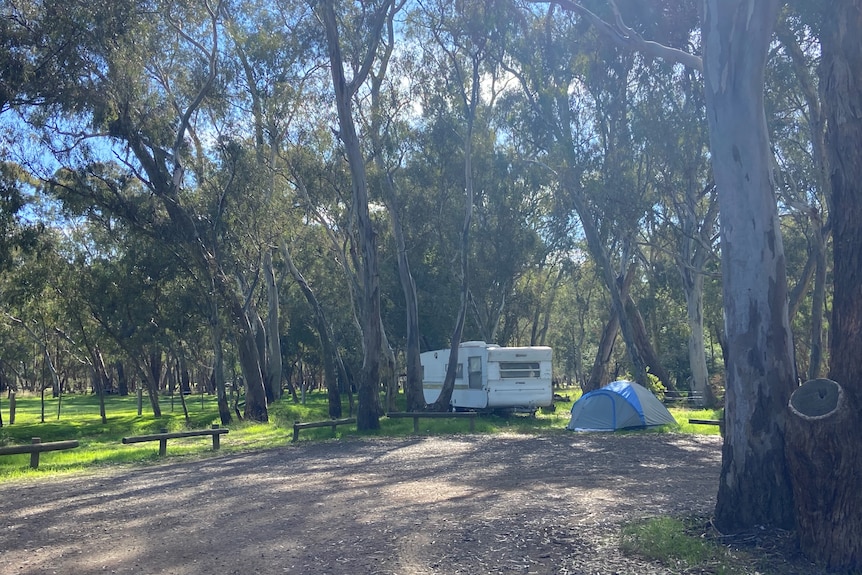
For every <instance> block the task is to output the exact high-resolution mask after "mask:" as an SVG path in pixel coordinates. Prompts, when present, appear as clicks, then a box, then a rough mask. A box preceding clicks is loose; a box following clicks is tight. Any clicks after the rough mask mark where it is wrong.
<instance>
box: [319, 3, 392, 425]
mask: <svg viewBox="0 0 862 575" xmlns="http://www.w3.org/2000/svg"><path fill="white" fill-rule="evenodd" d="M401 6H402V4H401V3H396V2H394V1H393V0H381V1H377V2H340V1H338V0H324V1H323V2H321V3H320V4H319V5H318V6H317V9H318V13H319V17H320V20H321V22H322V25H323V29H324V32H325V36H326V44H327V51H328V56H329V65H330V72H331V75H332V87H333V90H334V95H335V107H336V110H337V112H338V127H339V128H338V138H339V140H340V141H341V143H342V144H343V146H344V153H345V155H346V157H347V164H348V167H349V170H350V178H351V196H352V210H353V218H354V219H355V225H356V230H357V234H356V236H357V240H358V242H357V243H358V246H357V247H358V252H359V253H358V256H359V261H360V262H361V265H360V269H361V270H362V275H361V280H362V285H361V303H362V305H361V307H360V314H361V315H360V317H361V327H362V348H363V362H362V377H361V378H360V380H359V385H358V397H359V406H358V411H357V422H356V424H357V428H358V429H363V430H368V429H378V428H379V427H380V421H379V416H380V413H381V411H380V405H379V399H378V387H379V384H380V354H381V352H382V351H383V332H382V322H381V319H380V318H381V315H380V282H379V261H378V254H377V241H376V237H375V236H376V232H375V230H374V223H373V221H372V218H371V213H370V211H369V204H370V200H369V183H368V173H367V165H366V161H367V158H366V154H365V153H364V152H363V150H362V145H361V142H360V138H359V135H358V132H357V121H356V118H355V117H354V110H355V98H357V97H358V96H359V95H360V90H362V89H363V88H364V87H365V85H366V81H367V80H368V77H369V74H370V73H371V71H372V69H373V68H374V67H375V66H377V65H379V63H380V62H379V51H380V50H381V49H383V48H384V47H385V42H386V41H387V39H386V37H385V36H383V30H385V29H386V27H387V26H388V23H389V22H391V21H392V19H393V18H394V17H395V14H396V13H397V12H398V11H399V10H400V8H401ZM348 67H349V69H350V77H348V70H347V68H348Z"/></svg>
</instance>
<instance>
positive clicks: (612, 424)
mask: <svg viewBox="0 0 862 575" xmlns="http://www.w3.org/2000/svg"><path fill="white" fill-rule="evenodd" d="M675 423H676V420H675V419H674V418H673V416H672V415H671V414H670V412H669V411H668V410H667V408H666V407H665V406H664V405H663V404H662V402H661V401H659V399H658V398H657V397H656V396H655V395H653V394H652V393H651V392H650V391H649V390H648V389H647V388H645V387H643V386H642V385H639V384H637V383H635V382H633V381H615V382H613V383H609V384H608V385H606V386H605V387H603V388H601V389H596V390H594V391H591V392H589V393H585V394H584V395H583V396H582V397H581V398H580V399H579V400H578V401H576V402H575V404H574V405H573V406H572V419H571V421H569V425H568V426H567V427H566V428H567V429H571V430H572V431H616V430H617V429H628V428H636V427H652V426H656V425H667V424H675Z"/></svg>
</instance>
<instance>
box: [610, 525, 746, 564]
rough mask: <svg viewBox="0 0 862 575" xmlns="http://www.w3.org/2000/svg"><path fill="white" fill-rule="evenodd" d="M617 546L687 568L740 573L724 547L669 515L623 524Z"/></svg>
mask: <svg viewBox="0 0 862 575" xmlns="http://www.w3.org/2000/svg"><path fill="white" fill-rule="evenodd" d="M620 549H621V550H622V551H623V552H624V553H626V554H631V555H638V556H640V557H644V558H647V559H650V560H653V561H657V562H659V563H662V564H664V565H667V566H668V567H672V568H676V569H680V570H683V571H684V572H688V571H690V570H697V572H698V573H711V574H715V575H743V573H745V571H744V570H740V568H739V567H738V566H737V565H735V564H734V563H735V562H734V558H733V557H732V555H731V554H730V552H729V550H728V549H727V548H726V547H723V546H721V545H718V544H717V543H715V542H713V541H710V540H709V539H707V538H705V537H701V536H699V535H696V534H694V532H693V530H692V528H691V526H690V525H687V524H686V523H685V522H684V521H682V520H680V519H677V518H673V517H653V518H648V519H643V520H640V521H637V522H634V523H630V524H628V525H625V526H623V529H622V531H621V534H620Z"/></svg>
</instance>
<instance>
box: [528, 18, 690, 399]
mask: <svg viewBox="0 0 862 575" xmlns="http://www.w3.org/2000/svg"><path fill="white" fill-rule="evenodd" d="M528 15H529V16H528V17H527V18H526V19H525V23H524V32H523V34H522V35H521V42H520V44H519V45H518V46H517V48H516V49H515V48H513V50H516V51H515V52H514V53H516V57H515V61H514V63H513V65H512V70H511V72H512V73H513V74H514V75H515V76H516V77H517V78H518V80H519V82H520V85H521V89H522V92H523V98H524V105H523V106H522V117H523V120H522V121H523V122H524V125H525V129H528V130H530V131H531V133H533V134H538V135H537V136H535V137H534V139H533V141H532V142H530V146H531V148H530V149H529V150H528V151H527V152H526V153H528V154H530V155H531V157H533V158H535V160H536V161H538V162H540V163H541V164H542V165H544V166H546V167H547V168H548V170H549V175H550V176H551V177H552V178H553V181H554V185H555V186H556V187H557V189H558V190H559V192H558V195H557V201H558V206H557V208H556V209H557V212H556V213H557V214H558V215H559V217H560V222H561V225H560V228H559V229H560V231H558V232H557V233H565V234H568V235H571V236H574V235H576V234H583V237H584V238H585V239H586V242H587V243H586V245H587V247H588V250H589V253H590V255H591V257H592V258H593V259H595V261H596V262H597V263H598V266H597V271H598V272H599V273H600V274H601V277H602V279H603V281H604V283H605V285H606V286H607V289H608V292H609V294H610V295H611V301H612V302H613V304H612V309H613V310H614V314H612V315H610V316H609V323H608V324H607V326H606V332H607V337H606V341H608V343H609V344H610V343H611V342H612V341H613V339H614V338H615V337H616V332H617V330H618V329H619V330H621V331H622V334H623V339H624V341H625V342H626V350H627V353H628V355H629V358H630V363H631V369H632V371H633V374H634V377H635V379H637V380H638V381H641V382H643V383H646V381H647V377H646V368H647V365H646V361H645V359H644V357H643V351H644V350H643V347H642V346H639V345H638V341H639V338H638V337H637V336H638V333H637V332H636V329H635V328H636V327H637V326H636V324H635V323H633V322H632V320H631V319H630V318H629V316H628V315H627V314H626V301H627V299H628V294H627V293H626V292H625V291H623V289H622V288H623V287H624V282H623V281H622V280H623V278H624V277H625V276H626V274H627V270H628V269H629V267H630V264H631V263H634V262H635V259H634V256H635V254H636V246H635V233H636V231H637V224H638V223H639V222H640V221H641V220H642V219H643V218H644V215H645V214H646V213H647V210H648V208H649V205H650V202H651V200H650V199H649V197H648V194H649V192H650V188H649V187H648V186H646V185H645V179H644V178H643V177H641V175H642V174H640V173H639V172H638V170H637V169H636V167H637V164H636V157H635V153H636V152H637V150H636V149H635V147H634V146H632V142H631V132H630V126H629V116H630V114H631V110H630V102H631V98H632V94H631V92H630V91H631V89H632V86H633V85H634V78H635V74H636V71H637V69H638V66H642V63H640V62H638V61H637V60H636V59H635V58H632V57H630V56H625V55H622V56H620V54H618V53H617V52H616V51H615V48H614V47H613V46H612V45H611V44H610V43H608V42H606V41H602V39H601V38H600V37H598V38H596V37H592V36H589V37H587V38H579V39H578V40H576V41H573V42H570V43H560V42H558V41H557V40H556V38H555V36H556V35H558V34H563V35H568V34H574V31H575V30H577V28H578V26H580V24H579V22H578V21H577V20H574V19H572V18H570V17H569V16H568V15H567V14H566V13H565V12H564V13H562V14H560V13H559V12H558V11H557V10H553V9H552V10H550V11H548V13H547V14H534V13H532V12H528ZM640 341H641V342H644V341H645V340H644V338H640ZM605 349H608V348H607V346H606V347H605ZM607 357H608V355H607V354H606V353H600V354H597V356H596V362H595V364H596V368H597V371H595V373H596V374H598V373H601V372H603V371H605V366H604V365H603V364H602V361H603V360H604V358H607ZM603 379H604V378H603V377H601V376H599V375H597V376H596V377H592V378H590V380H589V381H588V382H587V388H588V389H591V388H593V387H599V386H600V385H602V382H603ZM670 385H671V386H672V385H673V384H672V383H670Z"/></svg>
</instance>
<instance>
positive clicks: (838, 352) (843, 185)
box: [793, 0, 862, 571]
mask: <svg viewBox="0 0 862 575" xmlns="http://www.w3.org/2000/svg"><path fill="white" fill-rule="evenodd" d="M821 22H822V29H821V37H820V42H821V53H822V57H821V68H820V77H821V91H822V93H823V109H824V112H825V116H826V123H827V130H826V148H827V157H828V165H829V168H830V183H831V186H832V203H831V208H832V213H831V216H830V217H831V218H832V221H833V223H834V226H833V231H832V237H833V257H834V262H833V278H834V292H833V299H832V322H831V334H830V335H831V337H830V357H831V362H832V363H831V369H830V372H829V377H830V379H831V380H833V381H835V382H838V384H840V386H841V388H842V389H843V392H844V393H845V394H846V397H845V399H846V408H842V407H841V406H840V405H839V406H838V408H837V412H838V413H836V414H835V421H834V422H832V421H827V420H818V421H817V422H816V424H815V425H812V426H811V427H810V430H809V432H810V433H811V434H812V435H813V437H814V439H815V440H817V441H818V442H819V444H818V446H817V449H818V452H819V455H820V456H821V457H823V458H825V460H826V462H830V461H834V462H836V465H835V466H831V465H830V466H827V467H819V468H817V470H816V471H815V473H817V472H819V473H817V475H816V477H815V478H814V479H815V480H816V481H817V482H818V486H817V488H818V489H819V490H824V491H825V492H826V493H829V494H832V497H834V500H833V501H832V502H829V501H822V502H823V503H825V504H827V505H828V506H829V508H830V509H829V512H830V513H831V515H832V518H833V519H834V522H833V523H834V525H833V526H832V527H831V528H830V529H829V530H827V531H826V533H825V534H822V533H821V532H820V529H822V528H823V527H822V526H821V525H820V523H821V518H820V515H818V512H819V509H818V508H817V507H816V506H813V507H811V506H805V505H807V504H808V503H809V501H807V500H806V499H805V498H804V495H803V496H799V498H798V499H797V514H798V531H799V538H800V541H801V542H802V544H803V546H804V547H805V548H806V549H808V553H809V554H810V556H811V557H812V558H813V559H815V560H819V561H823V562H825V563H827V565H829V566H830V567H833V568H835V569H842V570H851V571H856V570H859V569H862V496H860V494H862V476H860V474H859V471H858V470H859V467H858V466H859V462H860V461H862V436H860V434H859V429H860V426H862V361H860V358H862V304H860V302H862V189H860V188H862V153H860V149H862V148H860V146H862V85H860V83H859V78H862V43H860V41H859V36H860V33H862V0H836V1H835V2H831V3H828V4H827V3H824V4H823V5H822V14H821ZM845 409H846V411H845ZM829 419H831V418H829ZM854 467H855V468H854ZM802 477H804V475H803V474H802V472H801V471H800V472H797V470H796V469H794V473H793V479H794V484H799V483H800V478H802ZM805 495H807V493H806V494H805ZM812 495H813V494H812ZM816 501H817V500H815V502H816ZM803 506H805V507H803Z"/></svg>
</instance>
